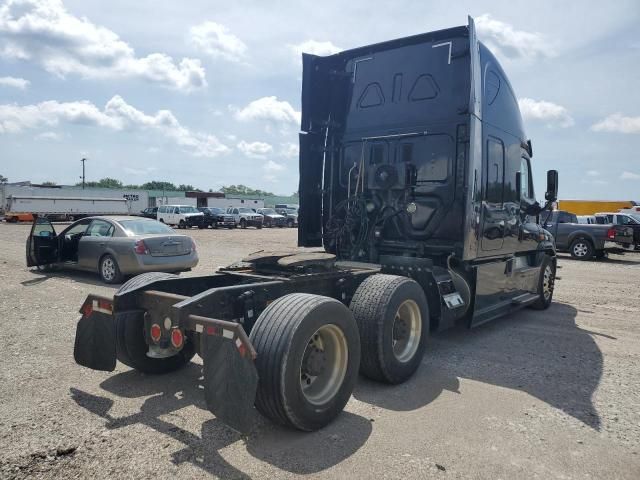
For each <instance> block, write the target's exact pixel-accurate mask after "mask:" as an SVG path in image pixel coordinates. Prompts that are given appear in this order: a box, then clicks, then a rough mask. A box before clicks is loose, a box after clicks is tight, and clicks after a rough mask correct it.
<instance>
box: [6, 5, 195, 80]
mask: <svg viewBox="0 0 640 480" xmlns="http://www.w3.org/2000/svg"><path fill="white" fill-rule="evenodd" d="M0 41H1V43H2V44H3V47H0V56H3V57H8V58H17V59H21V60H27V61H31V62H34V63H36V64H39V65H40V66H42V67H43V68H44V69H45V70H46V71H48V72H50V73H53V74H55V75H58V76H60V77H65V76H66V75H70V74H76V75H81V76H83V77H87V78H127V77H131V78H141V79H143V80H146V81H149V82H153V83H158V84H161V85H163V86H166V87H169V88H173V89H176V90H182V91H190V90H194V89H198V88H201V87H204V86H206V84H207V82H206V79H205V71H204V68H203V67H202V65H201V63H200V60H197V59H193V58H183V59H182V60H181V61H180V62H179V63H178V62H177V61H175V62H174V60H173V58H171V57H170V56H168V55H166V54H164V53H152V54H150V55H147V56H146V57H137V56H136V53H135V51H134V49H133V48H132V47H131V46H130V45H129V44H127V43H126V42H125V41H123V40H122V39H120V37H119V36H118V35H117V34H116V33H115V32H113V31H111V30H109V29H107V28H105V27H101V26H99V25H95V24H93V23H92V22H91V21H89V20H88V19H87V18H84V17H83V18H80V17H76V16H74V15H72V14H71V13H69V12H68V11H67V10H66V9H65V7H64V5H63V4H62V1H61V0H8V1H7V2H6V3H5V4H4V5H2V6H1V7H0Z"/></svg>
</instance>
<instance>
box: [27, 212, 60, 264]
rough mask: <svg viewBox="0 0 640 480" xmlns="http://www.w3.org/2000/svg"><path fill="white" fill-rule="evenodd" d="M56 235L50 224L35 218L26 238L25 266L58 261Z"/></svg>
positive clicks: (47, 221) (40, 218)
mask: <svg viewBox="0 0 640 480" xmlns="http://www.w3.org/2000/svg"><path fill="white" fill-rule="evenodd" d="M58 254H59V249H58V235H57V234H56V230H55V229H54V228H53V225H51V222H50V221H49V220H47V219H46V218H43V217H36V218H35V219H34V220H33V224H32V225H31V233H29V238H27V266H28V267H35V266H40V265H49V264H52V263H56V262H58V261H59V255H58Z"/></svg>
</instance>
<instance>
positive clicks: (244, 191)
mask: <svg viewBox="0 0 640 480" xmlns="http://www.w3.org/2000/svg"><path fill="white" fill-rule="evenodd" d="M220 191H221V192H222V193H224V194H227V195H252V196H256V197H273V193H271V192H267V191H265V190H257V189H254V188H250V187H247V186H246V185H229V186H224V187H222V188H221V189H220Z"/></svg>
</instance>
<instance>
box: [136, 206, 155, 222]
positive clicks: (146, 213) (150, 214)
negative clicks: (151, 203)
mask: <svg viewBox="0 0 640 480" xmlns="http://www.w3.org/2000/svg"><path fill="white" fill-rule="evenodd" d="M140 216H141V217H144V218H153V219H154V220H155V219H156V218H157V216H158V207H149V208H145V209H144V210H142V211H141V212H140Z"/></svg>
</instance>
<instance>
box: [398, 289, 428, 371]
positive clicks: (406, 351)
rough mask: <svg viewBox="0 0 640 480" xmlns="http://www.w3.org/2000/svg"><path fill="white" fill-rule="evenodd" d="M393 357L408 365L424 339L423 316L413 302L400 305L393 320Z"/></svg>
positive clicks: (406, 301) (409, 301)
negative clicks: (422, 338)
mask: <svg viewBox="0 0 640 480" xmlns="http://www.w3.org/2000/svg"><path fill="white" fill-rule="evenodd" d="M392 334H393V355H394V356H395V357H396V359H397V360H398V361H399V362H402V363H406V362H408V361H409V360H411V359H412V358H413V356H414V355H415V354H416V352H417V351H418V346H419V345H420V338H421V337H422V314H421V313H420V307H418V304H417V303H416V302H414V301H413V300H405V301H404V302H402V303H401V304H400V306H399V307H398V310H397V312H396V316H395V318H394V319H393V330H392Z"/></svg>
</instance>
